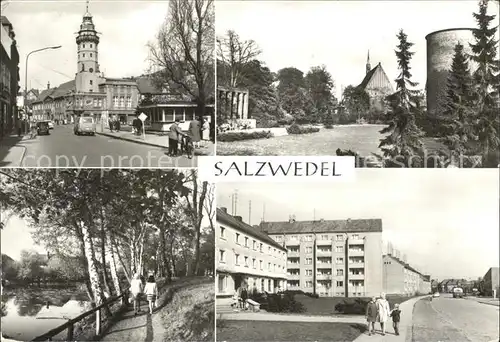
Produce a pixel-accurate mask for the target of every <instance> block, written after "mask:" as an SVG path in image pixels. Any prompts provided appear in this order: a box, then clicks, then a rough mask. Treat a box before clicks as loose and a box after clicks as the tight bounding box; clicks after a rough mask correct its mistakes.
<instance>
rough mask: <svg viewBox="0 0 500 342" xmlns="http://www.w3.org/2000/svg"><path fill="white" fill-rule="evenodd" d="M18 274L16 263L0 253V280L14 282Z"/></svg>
mask: <svg viewBox="0 0 500 342" xmlns="http://www.w3.org/2000/svg"><path fill="white" fill-rule="evenodd" d="M18 273H19V265H18V263H17V262H16V261H15V260H14V259H12V258H11V257H9V256H8V255H6V254H3V253H2V274H1V276H2V280H10V281H12V280H15V279H16V278H17V276H18Z"/></svg>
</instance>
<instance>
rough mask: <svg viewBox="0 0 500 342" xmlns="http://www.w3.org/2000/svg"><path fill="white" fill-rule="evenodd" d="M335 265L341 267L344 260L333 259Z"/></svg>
mask: <svg viewBox="0 0 500 342" xmlns="http://www.w3.org/2000/svg"><path fill="white" fill-rule="evenodd" d="M335 263H336V264H338V265H342V264H343V263H344V258H335Z"/></svg>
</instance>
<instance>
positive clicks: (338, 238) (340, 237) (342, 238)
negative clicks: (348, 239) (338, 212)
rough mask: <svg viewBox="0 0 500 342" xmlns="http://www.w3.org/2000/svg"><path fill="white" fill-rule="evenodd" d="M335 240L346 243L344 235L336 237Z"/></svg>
mask: <svg viewBox="0 0 500 342" xmlns="http://www.w3.org/2000/svg"><path fill="white" fill-rule="evenodd" d="M335 239H336V240H337V241H344V235H342V234H337V235H336V236H335Z"/></svg>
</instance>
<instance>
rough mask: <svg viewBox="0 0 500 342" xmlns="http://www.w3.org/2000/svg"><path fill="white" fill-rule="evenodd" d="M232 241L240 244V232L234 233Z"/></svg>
mask: <svg viewBox="0 0 500 342" xmlns="http://www.w3.org/2000/svg"><path fill="white" fill-rule="evenodd" d="M234 242H236V243H237V244H238V245H239V244H240V234H238V233H236V236H235V238H234Z"/></svg>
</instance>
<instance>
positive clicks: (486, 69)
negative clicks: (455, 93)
mask: <svg viewBox="0 0 500 342" xmlns="http://www.w3.org/2000/svg"><path fill="white" fill-rule="evenodd" d="M487 10H488V0H481V1H480V2H479V12H478V13H474V14H473V15H474V18H475V19H476V22H477V24H478V29H476V30H474V31H473V35H474V39H475V43H474V44H470V47H471V49H472V54H471V59H472V60H473V61H474V62H476V64H477V69H476V70H475V71H474V73H473V80H474V83H475V89H474V90H475V95H476V113H477V120H476V123H475V127H474V130H475V134H476V135H477V136H478V142H479V146H480V147H481V151H480V153H481V154H482V157H483V166H487V165H486V164H487V163H488V159H489V157H490V153H492V152H495V151H498V148H499V145H500V137H499V133H498V130H499V125H500V120H499V115H498V110H499V108H498V107H499V66H500V65H499V61H498V59H497V49H498V46H497V44H498V41H497V40H495V33H496V30H497V28H498V27H490V25H491V22H492V21H493V20H494V19H495V17H496V16H495V15H488V14H487ZM497 153H498V152H497ZM495 159H498V156H497V157H496V158H495ZM495 164H498V160H496V161H494V163H493V165H492V166H496V165H495Z"/></svg>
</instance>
